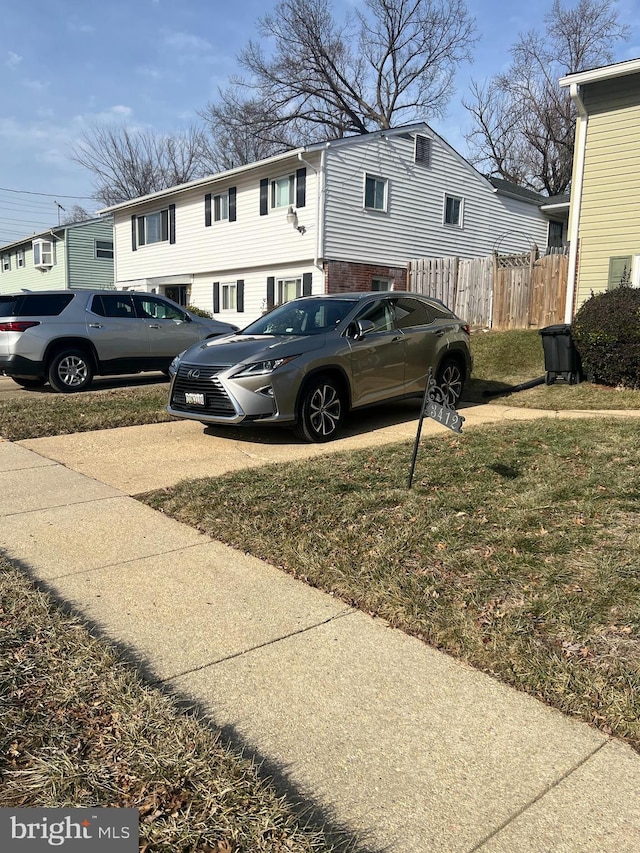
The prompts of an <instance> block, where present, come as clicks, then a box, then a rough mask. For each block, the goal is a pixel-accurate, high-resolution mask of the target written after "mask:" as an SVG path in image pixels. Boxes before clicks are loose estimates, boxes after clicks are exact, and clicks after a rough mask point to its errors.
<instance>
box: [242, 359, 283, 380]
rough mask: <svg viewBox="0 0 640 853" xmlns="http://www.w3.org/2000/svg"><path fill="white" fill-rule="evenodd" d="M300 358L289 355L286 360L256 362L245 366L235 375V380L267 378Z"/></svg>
mask: <svg viewBox="0 0 640 853" xmlns="http://www.w3.org/2000/svg"><path fill="white" fill-rule="evenodd" d="M294 358H298V356H297V355H288V356H287V357H286V358H270V359H269V360H268V361H256V362H254V363H253V364H243V365H242V366H241V367H240V368H239V370H238V372H237V373H234V379H236V378H238V377H241V376H266V375H267V374H269V373H273V371H274V370H277V369H278V368H279V367H282V365H283V364H288V363H289V362H290V361H293V359H294Z"/></svg>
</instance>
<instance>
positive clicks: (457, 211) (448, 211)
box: [444, 195, 462, 225]
mask: <svg viewBox="0 0 640 853" xmlns="http://www.w3.org/2000/svg"><path fill="white" fill-rule="evenodd" d="M444 224H445V225H462V199H461V198H458V197H457V196H454V195H446V196H445V197H444Z"/></svg>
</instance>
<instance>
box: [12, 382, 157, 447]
mask: <svg viewBox="0 0 640 853" xmlns="http://www.w3.org/2000/svg"><path fill="white" fill-rule="evenodd" d="M168 399H169V385H168V384H167V385H166V386H163V387H160V388H148V387H144V386H142V387H131V388H117V389H111V390H108V391H93V392H83V393H80V394H39V393H37V392H32V393H30V394H29V395H28V396H23V397H14V398H11V399H9V400H2V401H0V435H1V436H2V437H3V438H6V439H8V440H9V441H22V440H23V439H26V438H42V437H44V436H48V435H66V434H68V433H72V432H87V431H89V430H99V429H113V428H114V427H124V426H136V425H138V424H155V423H161V422H163V421H168V420H170V418H169V415H168V414H167V403H168Z"/></svg>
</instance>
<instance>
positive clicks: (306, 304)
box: [241, 299, 356, 335]
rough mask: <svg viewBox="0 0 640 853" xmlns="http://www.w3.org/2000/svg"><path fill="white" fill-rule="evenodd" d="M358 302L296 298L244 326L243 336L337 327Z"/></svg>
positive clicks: (313, 331)
mask: <svg viewBox="0 0 640 853" xmlns="http://www.w3.org/2000/svg"><path fill="white" fill-rule="evenodd" d="M355 305H356V301H355V300H353V299H296V300H294V301H293V302H285V304H284V305H280V306H278V308H274V309H273V311H270V312H269V313H268V314H265V315H264V317H260V319H259V320H256V321H255V323H251V324H250V325H249V326H247V327H246V329H243V330H242V332H241V334H243V335H318V334H321V333H322V332H328V331H329V330H330V329H333V328H335V327H336V326H337V325H338V324H339V323H340V322H341V321H342V320H343V319H344V318H345V317H346V316H347V314H348V313H349V312H350V311H351V309H352V308H353V307H354V306H355Z"/></svg>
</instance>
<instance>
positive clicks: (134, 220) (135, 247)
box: [131, 215, 138, 252]
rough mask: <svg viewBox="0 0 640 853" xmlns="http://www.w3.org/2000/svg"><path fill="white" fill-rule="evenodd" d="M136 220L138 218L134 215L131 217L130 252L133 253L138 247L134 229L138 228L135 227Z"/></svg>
mask: <svg viewBox="0 0 640 853" xmlns="http://www.w3.org/2000/svg"><path fill="white" fill-rule="evenodd" d="M137 219H138V217H137V216H135V215H134V216H132V217H131V251H132V252H135V250H136V249H137V248H138V246H137V245H136V229H137V227H138V226H137V225H136V220H137Z"/></svg>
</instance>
